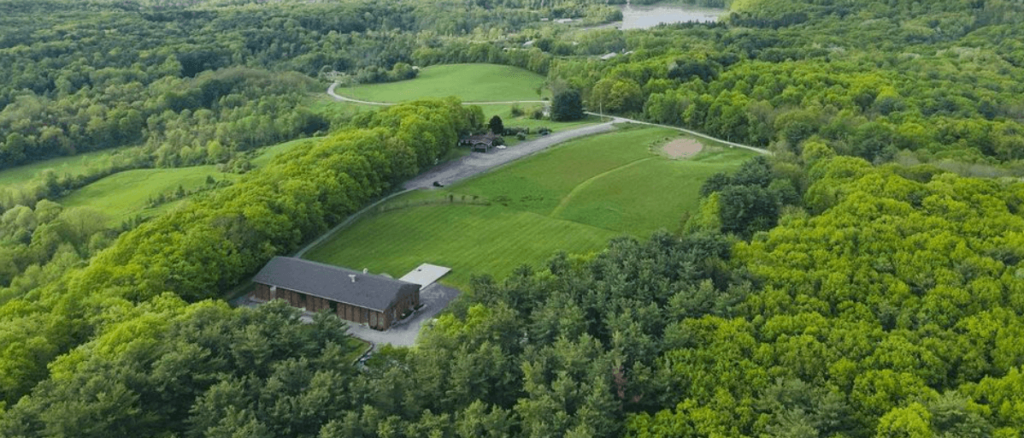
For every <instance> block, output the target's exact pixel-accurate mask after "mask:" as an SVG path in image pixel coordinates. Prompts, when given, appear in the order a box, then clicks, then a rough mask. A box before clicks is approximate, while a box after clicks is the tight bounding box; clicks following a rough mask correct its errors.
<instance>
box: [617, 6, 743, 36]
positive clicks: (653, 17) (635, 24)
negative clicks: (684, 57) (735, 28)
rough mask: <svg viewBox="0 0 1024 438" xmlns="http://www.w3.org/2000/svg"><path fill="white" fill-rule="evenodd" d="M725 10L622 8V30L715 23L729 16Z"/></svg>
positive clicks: (660, 7) (658, 7)
mask: <svg viewBox="0 0 1024 438" xmlns="http://www.w3.org/2000/svg"><path fill="white" fill-rule="evenodd" d="M728 12H729V11H727V10H725V9H714V8H702V7H699V6H689V5H651V6H626V7H623V8H622V25H621V27H620V28H621V29H622V30H629V29H647V28H651V27H654V26H657V25H659V24H671V23H687V22H695V23H714V22H716V21H718V17H719V16H722V15H725V14H727V13H728Z"/></svg>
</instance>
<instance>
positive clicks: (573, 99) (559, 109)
mask: <svg viewBox="0 0 1024 438" xmlns="http://www.w3.org/2000/svg"><path fill="white" fill-rule="evenodd" d="M583 116H584V114H583V100H582V99H581V98H580V92H579V91H577V90H572V89H569V90H565V91H563V92H561V93H558V94H556V95H555V100H554V102H552V104H551V120H554V121H556V122H565V121H570V120H579V119H582V118H583Z"/></svg>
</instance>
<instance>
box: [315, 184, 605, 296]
mask: <svg viewBox="0 0 1024 438" xmlns="http://www.w3.org/2000/svg"><path fill="white" fill-rule="evenodd" d="M615 235H616V233H614V232H611V231H607V230H602V229H599V228H594V227H591V226H587V225H583V224H579V223H576V222H571V221H564V220H558V219H552V218H549V217H546V216H541V215H538V214H534V213H530V212H526V211H520V210H516V209H514V208H509V207H503V206H501V205H491V206H477V205H459V204H453V205H428V206H422V207H413V208H407V209H399V210H394V211H390V212H387V213H384V214H381V215H378V216H374V217H372V218H370V219H368V220H361V221H359V222H357V223H356V224H354V225H353V226H352V227H351V228H348V229H346V230H345V231H344V232H342V233H340V234H339V235H338V236H337V237H335V238H334V239H331V240H329V241H328V242H326V243H325V244H323V245H321V246H319V247H317V248H315V249H314V250H312V251H310V252H309V253H308V254H307V255H306V257H307V258H309V259H312V260H317V261H321V262H325V263H331V264H334V265H338V266H346V267H349V268H352V269H362V268H368V269H369V270H370V272H374V273H387V274H390V275H392V276H394V277H395V278H398V277H401V276H402V275H405V274H406V273H407V272H409V271H411V270H412V269H413V268H415V267H416V266H419V265H420V263H433V264H436V265H441V266H448V267H450V268H452V272H451V273H450V274H449V275H448V276H447V277H445V278H444V281H445V282H446V283H449V284H452V285H455V286H457V287H460V288H465V287H467V286H468V285H469V280H470V278H471V277H472V275H474V274H484V273H487V274H491V275H493V276H495V278H502V277H504V276H506V275H508V274H509V273H511V272H512V270H513V269H514V268H515V267H516V266H518V265H519V264H521V263H536V262H539V261H543V260H545V259H547V258H548V257H550V256H551V255H552V254H553V253H554V252H555V251H557V250H559V249H561V248H565V249H569V250H571V251H573V252H577V253H578V252H588V251H597V250H600V249H601V247H602V246H604V244H605V242H607V241H608V239H610V238H612V237H614V236H615ZM513 236H518V237H519V238H515V237H513Z"/></svg>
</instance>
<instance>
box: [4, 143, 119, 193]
mask: <svg viewBox="0 0 1024 438" xmlns="http://www.w3.org/2000/svg"><path fill="white" fill-rule="evenodd" d="M117 152H118V150H115V149H109V150H104V151H95V152H87V153H84V154H78V155H74V156H70V157H59V158H53V159H49V160H46V161H40V162H38V163H32V164H26V165H24V166H18V167H14V168H10V169H3V170H0V187H3V186H16V185H20V184H22V183H24V182H26V181H29V180H32V179H33V178H35V177H37V176H39V174H41V173H43V171H45V170H47V169H52V170H53V171H55V172H57V174H58V175H63V174H70V175H82V174H86V173H88V170H89V169H90V167H98V166H97V164H98V163H99V162H101V161H104V160H106V159H107V157H110V156H112V155H115V154H117Z"/></svg>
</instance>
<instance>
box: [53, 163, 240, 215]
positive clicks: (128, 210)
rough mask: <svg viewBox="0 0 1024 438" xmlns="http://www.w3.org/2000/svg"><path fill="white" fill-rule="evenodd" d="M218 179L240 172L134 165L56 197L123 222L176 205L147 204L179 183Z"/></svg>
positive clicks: (198, 184) (185, 185)
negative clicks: (146, 167)
mask: <svg viewBox="0 0 1024 438" xmlns="http://www.w3.org/2000/svg"><path fill="white" fill-rule="evenodd" d="M207 176H212V177H213V178H214V179H216V180H217V181H220V180H221V179H225V178H227V179H234V178H237V177H238V176H237V175H234V174H226V173H220V172H217V169H216V166H196V167H184V168H179V169H135V170H128V171H125V172H120V173H116V174H113V175H110V176H108V177H106V178H103V179H101V180H99V181H96V182H94V183H92V184H89V185H87V186H85V187H82V188H81V189H78V190H75V191H74V193H72V194H70V195H68V196H66V197H64V198H61V199H59V200H57V202H59V203H60V204H62V205H64V206H65V207H92V208H95V209H97V210H100V211H102V212H103V213H105V214H106V215H107V216H109V217H110V220H111V223H114V224H116V223H120V222H121V221H123V220H125V219H128V218H129V217H132V216H135V215H137V214H139V215H142V216H145V217H148V216H152V215H154V214H158V213H160V212H163V211H166V210H168V209H170V208H173V206H174V204H176V202H172V203H168V204H163V205H160V206H158V207H156V208H146V204H147V203H148V202H149V198H150V197H155V196H158V195H159V194H161V193H164V194H170V193H173V192H174V191H175V190H176V189H177V188H178V186H179V185H181V186H182V188H184V189H185V190H194V189H196V188H199V187H202V186H203V185H205V184H206V177H207Z"/></svg>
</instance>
